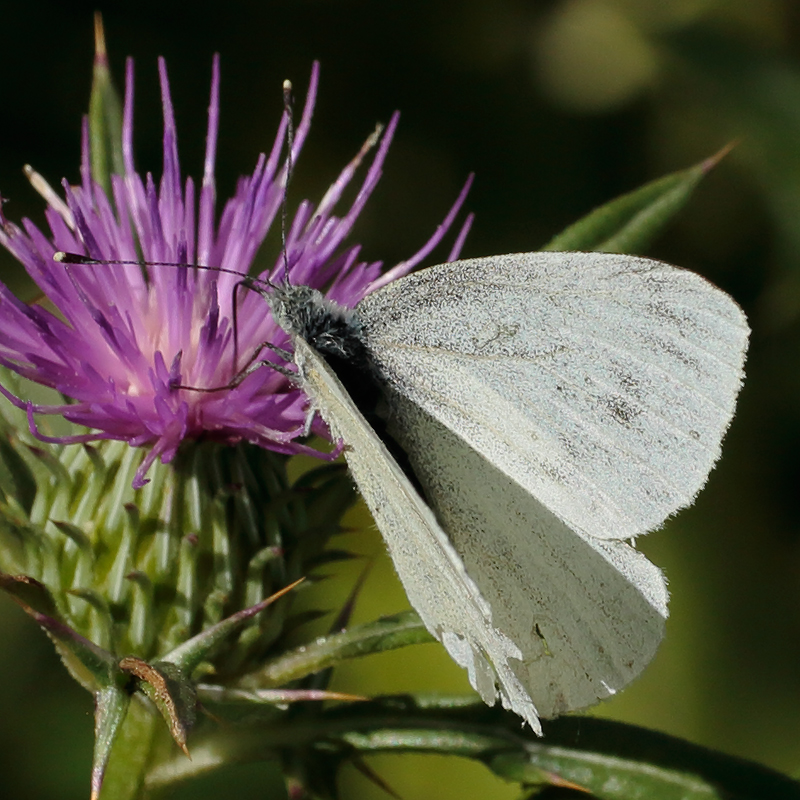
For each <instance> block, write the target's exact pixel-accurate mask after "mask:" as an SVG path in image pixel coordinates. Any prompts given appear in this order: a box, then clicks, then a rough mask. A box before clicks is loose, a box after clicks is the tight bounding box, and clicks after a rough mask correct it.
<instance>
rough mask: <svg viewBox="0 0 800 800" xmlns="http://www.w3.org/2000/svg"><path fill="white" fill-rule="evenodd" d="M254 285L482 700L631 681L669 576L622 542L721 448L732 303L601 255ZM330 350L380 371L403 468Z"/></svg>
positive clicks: (537, 698) (397, 559) (548, 700)
mask: <svg viewBox="0 0 800 800" xmlns="http://www.w3.org/2000/svg"><path fill="white" fill-rule="evenodd" d="M268 300H269V303H270V306H271V308H272V311H273V313H274V314H275V317H276V319H277V320H278V322H279V324H281V326H282V327H283V328H284V329H285V330H287V331H288V332H289V333H291V334H292V338H293V343H294V359H295V363H296V365H297V369H298V373H299V379H300V382H301V385H302V388H303V389H304V390H305V392H306V393H307V394H308V396H309V397H310V398H311V402H312V407H313V408H312V412H313V411H317V412H319V414H321V416H322V417H323V419H324V420H325V421H326V422H327V424H328V426H329V427H330V430H331V433H332V434H333V436H334V437H335V438H337V439H341V440H343V441H344V442H345V444H346V446H347V447H346V450H345V456H346V458H347V462H348V464H349V467H350V470H351V472H352V474H353V477H354V479H355V481H356V483H357V484H358V488H359V490H360V492H361V494H362V495H363V497H364V499H365V501H366V503H367V505H368V506H369V509H370V511H371V512H372V514H373V516H374V518H375V521H376V523H377V525H378V528H379V529H380V531H381V533H382V534H383V537H384V539H385V540H386V543H387V546H388V548H389V552H390V554H391V556H392V559H393V561H394V565H395V568H396V569H397V573H398V575H399V576H400V580H401V581H402V583H403V586H404V587H405V590H406V592H407V594H408V597H409V600H410V602H411V604H412V606H413V607H414V608H415V609H416V610H417V612H418V613H419V615H420V617H421V618H422V620H423V621H424V623H425V625H426V627H427V628H428V629H429V630H430V631H431V633H432V634H433V635H434V636H436V637H437V638H438V639H439V640H441V642H442V643H443V644H444V646H445V647H446V648H447V650H448V652H449V653H450V655H451V656H452V657H453V658H454V659H455V660H456V661H457V662H458V663H459V664H460V665H462V666H463V667H464V668H465V669H467V670H468V672H469V679H470V682H471V684H472V685H473V687H474V688H475V689H476V690H477V691H478V692H479V694H480V695H481V697H482V698H483V700H484V701H485V702H486V703H489V704H493V703H494V702H495V701H496V699H497V697H498V696H499V698H500V700H501V701H502V703H503V705H504V706H505V707H506V708H510V709H511V710H513V711H515V712H516V713H517V714H519V715H520V716H521V717H523V718H524V719H525V720H526V721H527V722H528V723H529V724H530V725H531V727H532V728H533V729H534V730H535V731H536V732H537V733H541V725H540V723H539V717H552V716H556V715H558V714H561V713H563V712H566V711H571V710H576V709H580V708H584V707H586V706H589V705H591V704H593V703H595V702H596V701H597V700H598V699H601V698H604V697H608V696H609V695H612V694H614V693H615V692H616V691H618V690H619V689H621V688H622V687H624V686H625V685H626V684H628V683H629V682H630V681H632V680H633V679H634V678H635V677H636V676H637V675H638V674H639V673H640V672H641V671H642V669H643V668H644V667H645V665H646V664H647V663H648V662H649V661H650V659H651V658H652V657H653V654H654V653H655V651H656V648H657V647H658V644H659V642H660V641H661V638H662V636H663V631H664V620H665V619H666V617H667V597H668V596H667V589H666V583H665V580H664V577H663V575H662V573H661V571H660V570H659V569H658V568H657V567H656V566H654V565H653V564H652V563H650V561H648V560H647V558H645V556H643V555H642V554H641V553H639V552H637V551H636V550H635V549H634V548H633V547H632V546H631V544H629V543H628V542H629V540H631V539H633V537H635V536H637V535H639V534H643V533H646V532H647V531H649V530H652V529H653V528H656V527H658V526H660V525H661V524H662V523H663V521H664V520H665V518H666V517H668V516H669V515H670V514H672V513H674V512H675V511H677V510H678V509H680V508H683V507H684V506H686V505H688V504H689V503H691V502H692V500H693V499H694V497H695V495H696V494H697V492H698V491H699V490H700V488H701V487H702V486H703V484H704V483H705V481H706V477H707V475H708V473H709V471H710V470H711V468H712V466H713V465H714V462H715V461H716V460H717V458H718V457H719V453H720V441H721V439H722V436H723V435H724V433H725V430H726V429H727V427H728V424H729V422H730V420H731V416H732V414H733V410H734V405H735V400H736V395H737V393H738V391H739V387H740V385H741V381H742V377H743V372H742V368H743V363H744V357H745V351H746V348H747V338H748V333H749V330H748V326H747V322H746V320H745V317H744V314H743V312H742V311H741V309H740V308H739V307H738V306H737V305H736V303H735V302H734V301H733V300H732V299H731V298H730V297H729V296H728V295H726V294H725V293H724V292H722V291H720V290H719V289H717V288H716V287H714V286H712V285H711V284H710V283H708V282H707V281H706V280H704V279H703V278H701V277H700V276H698V275H696V274H694V273H692V272H687V271H685V270H682V269H678V268H676V267H672V266H669V265H667V264H663V263H660V262H657V261H652V260H648V259H643V258H635V257H631V256H621V255H609V254H600V253H526V254H522V255H506V256H497V257H494V258H483V259H475V260H470V261H459V262H454V263H450V264H442V265H439V266H436V267H431V268H429V269H425V270H422V271H420V272H417V273H415V274H412V275H409V276H407V277H405V278H402V279H400V280H397V281H395V282H393V283H391V284H389V285H387V286H385V287H384V288H381V289H379V290H378V291H376V292H375V293H374V294H372V295H370V296H368V297H367V298H365V299H364V300H362V301H361V302H360V303H359V304H358V306H357V307H356V309H354V310H347V309H343V308H341V307H339V306H337V305H336V304H333V303H331V302H330V301H328V300H325V299H323V298H322V296H321V295H320V294H319V293H318V292H316V291H314V290H311V289H308V288H307V287H291V286H284V287H279V288H277V289H275V291H274V292H273V293H272V294H271V295H269V297H268ZM326 359H327V360H328V361H329V362H335V363H337V364H341V363H342V362H343V361H346V362H350V364H351V365H355V366H357V367H359V368H361V369H363V370H365V372H364V373H363V378H362V382H364V383H367V382H368V381H369V379H370V378H372V379H374V380H376V381H377V382H378V384H379V385H380V387H381V389H382V391H383V396H384V398H385V401H386V403H385V406H386V410H387V412H388V429H389V432H390V433H391V435H392V436H393V437H394V439H395V440H396V441H397V442H398V443H399V444H400V445H401V447H402V448H403V450H404V451H405V453H406V454H407V456H408V461H409V462H410V465H411V468H412V470H413V473H412V474H406V472H404V471H403V469H401V467H400V466H399V465H398V462H397V460H396V459H395V457H394V456H393V455H392V453H391V452H390V450H389V449H387V447H386V445H385V444H384V442H383V441H382V440H381V439H380V438H379V436H378V435H377V434H376V433H375V431H374V430H373V428H372V427H371V425H370V424H369V423H368V422H367V420H366V419H365V416H364V414H363V413H362V411H360V410H359V408H358V407H357V406H356V404H355V402H354V400H353V398H352V397H351V396H350V394H348V391H347V389H345V386H344V385H343V383H342V382H341V381H340V379H339V378H338V377H337V375H336V373H335V372H334V371H333V369H332V368H331V366H330V365H329V363H326ZM351 385H352V381H351ZM418 487H419V488H418Z"/></svg>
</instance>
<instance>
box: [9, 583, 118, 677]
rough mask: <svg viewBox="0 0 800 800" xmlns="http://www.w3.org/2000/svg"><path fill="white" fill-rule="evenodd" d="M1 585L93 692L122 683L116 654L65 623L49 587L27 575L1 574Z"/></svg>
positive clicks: (70, 669) (66, 663)
mask: <svg viewBox="0 0 800 800" xmlns="http://www.w3.org/2000/svg"><path fill="white" fill-rule="evenodd" d="M0 588H2V589H4V590H5V591H6V592H8V593H9V594H10V595H11V597H12V598H13V599H14V600H15V601H16V602H17V604H18V605H19V606H21V607H22V609H23V610H24V611H25V613H26V614H28V615H29V616H31V617H33V619H34V620H35V621H36V622H37V623H38V624H39V626H40V627H41V628H42V629H43V630H44V632H45V633H46V634H47V635H48V636H49V637H50V639H51V640H52V641H53V644H55V646H56V650H57V651H58V654H59V655H60V656H61V660H62V661H63V662H64V666H65V667H66V668H67V670H69V673H70V674H71V675H72V677H73V678H75V680H76V681H78V683H80V684H81V686H83V687H84V688H85V689H87V690H89V691H90V692H97V691H99V690H100V689H104V688H107V687H109V686H112V685H119V684H120V674H121V673H120V671H119V669H118V667H117V665H116V662H115V660H114V657H113V656H112V655H111V653H109V652H108V651H107V650H104V649H103V648H102V647H98V646H97V645H96V644H94V643H93V642H90V641H89V640H88V639H86V638H85V637H83V636H81V635H80V634H79V633H77V632H76V631H74V630H73V629H72V628H71V627H70V626H69V625H67V624H66V623H65V622H63V621H62V620H61V619H60V617H59V616H58V614H57V613H56V610H55V603H54V602H53V598H52V596H51V594H50V592H49V590H48V589H47V587H46V586H44V585H43V584H41V583H39V581H37V580H34V579H33V578H30V577H28V576H25V575H7V574H5V573H0Z"/></svg>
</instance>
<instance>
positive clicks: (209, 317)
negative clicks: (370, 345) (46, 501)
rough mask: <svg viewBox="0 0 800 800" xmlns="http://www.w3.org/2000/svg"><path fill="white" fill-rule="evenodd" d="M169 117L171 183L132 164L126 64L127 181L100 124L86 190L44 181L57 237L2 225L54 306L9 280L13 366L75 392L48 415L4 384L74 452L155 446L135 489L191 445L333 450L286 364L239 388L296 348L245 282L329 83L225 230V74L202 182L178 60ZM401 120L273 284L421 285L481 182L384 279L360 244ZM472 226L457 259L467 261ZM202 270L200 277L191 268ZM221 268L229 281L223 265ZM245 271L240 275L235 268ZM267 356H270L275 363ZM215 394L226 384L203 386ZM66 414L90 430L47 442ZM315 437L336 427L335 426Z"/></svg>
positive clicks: (286, 255)
mask: <svg viewBox="0 0 800 800" xmlns="http://www.w3.org/2000/svg"><path fill="white" fill-rule="evenodd" d="M159 71H160V79H161V91H162V99H163V116H164V169H163V175H162V177H161V179H160V181H158V182H157V181H156V180H155V179H154V178H153V176H152V175H151V174H150V173H148V174H147V175H146V176H145V177H144V178H143V177H142V176H140V175H139V173H137V172H136V170H135V167H134V159H133V68H132V63H131V62H130V61H129V62H128V65H127V76H126V78H127V80H126V93H125V105H124V117H123V136H122V154H123V162H124V174H122V175H112V176H111V184H110V186H111V192H110V196H109V195H108V194H107V193H106V192H105V191H104V189H103V188H102V187H101V186H100V184H99V183H98V181H97V180H96V177H95V176H94V175H93V174H92V168H91V165H90V162H91V159H90V155H91V154H90V140H89V127H88V122H84V127H83V146H82V160H81V184H80V186H70V185H68V184H67V183H66V182H64V184H63V190H64V198H63V199H61V198H60V197H59V196H58V195H57V193H56V192H55V191H54V190H52V189H51V188H50V187H49V186H48V185H47V184H46V183H45V182H44V180H43V179H42V178H41V177H40V176H38V175H37V174H36V173H34V172H33V171H32V170H29V176H30V177H31V180H32V182H33V184H34V186H36V187H37V188H39V190H40V192H41V193H42V194H43V195H44V197H45V199H46V200H47V202H48V207H47V210H46V216H47V222H48V224H49V227H50V232H49V235H48V234H45V233H44V232H42V231H41V230H39V229H38V228H37V227H36V226H35V225H34V224H33V223H32V222H30V221H29V220H24V221H23V223H22V227H21V228H20V227H18V226H16V225H14V224H13V223H11V222H9V221H8V220H6V219H5V218H4V217H3V218H1V219H0V243H2V244H3V245H4V246H5V247H6V248H7V249H8V250H10V251H11V252H12V253H13V254H14V255H15V256H16V257H17V258H18V259H19V260H20V261H21V262H22V263H23V264H24V266H25V267H26V269H27V270H28V273H29V274H30V276H31V277H32V278H33V280H34V281H35V282H36V284H37V285H38V287H39V289H40V290H41V292H42V293H43V295H44V297H45V298H46V299H47V300H48V301H49V304H50V305H51V306H52V307H54V308H55V312H53V311H51V310H49V308H46V307H44V306H43V305H41V304H38V305H33V306H29V305H26V304H25V303H23V302H21V301H20V300H19V299H17V298H16V297H15V296H14V295H13V294H12V293H11V292H10V291H9V290H8V289H7V288H6V287H5V286H4V285H2V284H0V314H2V317H3V325H2V326H0V364H2V365H4V366H6V367H9V368H10V369H12V370H14V371H15V372H17V373H18V374H20V375H21V376H23V377H25V378H28V379H30V380H33V381H35V382H37V383H41V384H44V385H46V386H49V387H51V388H53V389H56V390H57V391H58V392H60V393H61V394H62V395H63V396H64V397H65V399H66V400H67V401H68V402H65V403H64V404H58V405H48V406H45V405H33V404H32V403H30V402H26V401H25V400H24V399H23V398H20V397H18V396H16V395H14V394H13V393H12V392H11V391H9V389H8V388H6V387H2V386H0V392H2V393H3V394H4V395H5V396H6V397H7V398H8V399H9V400H10V401H11V402H12V403H14V404H15V405H16V406H17V407H19V408H24V409H26V410H27V414H28V419H29V425H30V428H31V432H32V433H33V434H34V435H35V436H37V437H38V438H39V439H41V440H44V441H50V442H57V443H70V442H80V441H91V440H98V439H114V440H120V441H125V442H128V443H129V444H130V445H132V446H137V447H146V448H148V453H147V456H146V457H145V458H144V459H143V460H142V463H141V465H140V466H139V468H138V471H137V472H136V477H135V480H134V487H140V486H142V485H143V484H144V483H146V479H145V475H146V473H147V471H148V469H149V468H150V465H151V464H152V463H153V461H154V460H155V459H157V458H160V459H161V461H162V462H165V463H166V462H168V461H170V460H171V459H172V458H173V457H174V456H175V453H176V451H177V449H178V447H179V445H180V444H181V442H182V441H183V440H185V439H197V438H201V437H203V438H212V439H215V440H218V441H222V442H225V443H229V444H235V443H237V442H239V441H248V442H251V443H254V444H257V445H259V446H262V447H266V448H270V449H272V450H274V451H277V452H280V453H285V454H294V453H301V452H311V453H313V454H316V455H319V453H318V451H315V450H309V448H308V447H307V446H306V445H304V444H302V443H301V442H300V441H298V439H299V437H301V436H302V435H303V434H304V433H305V432H306V426H305V419H306V414H307V410H306V399H305V397H304V396H303V394H302V393H301V391H300V390H299V389H298V388H297V387H296V386H295V385H294V384H293V383H292V382H291V381H289V380H287V378H286V377H285V376H284V374H282V373H281V372H280V371H276V370H274V369H270V368H268V367H264V368H261V369H256V370H254V371H252V372H251V373H250V374H248V375H247V376H246V377H245V378H244V379H243V380H241V381H238V382H237V381H234V378H236V377H237V376H238V375H240V374H241V371H242V369H243V367H244V366H245V365H246V364H247V363H248V361H249V360H250V359H252V358H253V357H258V358H261V359H271V360H273V361H275V362H278V363H279V364H281V363H282V362H281V359H280V357H279V356H278V355H276V353H275V351H274V350H271V349H269V348H268V347H267V348H265V347H263V346H264V345H265V343H269V344H270V345H272V346H275V347H282V346H285V345H286V344H287V336H286V334H285V333H284V332H283V331H282V330H281V329H280V328H278V326H277V325H276V323H275V321H274V320H273V318H272V317H271V315H270V314H269V311H268V309H267V307H266V305H265V304H264V302H263V300H262V298H260V297H259V296H258V294H257V293H255V292H249V291H244V290H242V289H241V287H239V290H237V285H238V284H239V283H240V278H238V277H237V274H246V273H247V272H248V270H249V269H250V268H251V265H252V264H253V260H254V258H255V256H256V253H257V251H258V249H259V247H260V246H261V244H262V242H263V241H264V239H265V237H266V236H267V233H268V232H269V230H270V229H271V227H275V223H276V219H278V218H279V217H280V215H281V212H282V208H283V204H284V199H285V192H286V184H287V176H288V174H289V168H290V166H291V165H293V164H294V163H295V162H296V160H297V157H298V155H299V153H300V150H301V148H302V146H303V143H304V142H305V139H306V137H307V135H308V131H309V126H310V122H311V116H312V112H313V109H314V100H315V96H316V89H317V79H318V68H317V66H316V65H315V66H314V69H313V71H312V74H311V81H310V87H309V90H308V95H307V98H306V102H305V107H304V109H303V112H302V117H301V119H300V122H299V124H298V126H297V129H296V131H295V135H294V136H293V137H289V138H290V142H289V146H290V152H289V153H288V155H287V156H286V158H285V159H284V158H282V155H281V154H282V150H283V148H284V143H285V141H286V139H287V130H288V129H289V123H290V121H289V119H288V116H287V114H284V116H283V118H282V119H281V123H280V126H279V129H278V134H277V136H276V138H275V142H274V145H273V147H272V150H271V151H270V153H269V155H264V154H262V155H261V156H260V157H259V159H258V161H257V163H256V166H255V168H254V170H253V172H252V174H251V175H248V176H246V177H243V178H241V179H240V180H239V182H238V185H237V189H236V192H235V195H234V196H233V197H232V198H230V199H229V200H228V201H227V202H226V203H225V204H224V207H223V208H222V211H221V214H220V215H219V217H218V219H217V215H216V189H215V182H214V162H215V156H216V143H217V131H218V126H219V64H218V60H217V59H215V61H214V67H213V76H212V84H211V102H210V106H209V117H208V132H207V143H206V155H205V165H204V173H203V178H202V182H201V184H200V186H199V188H198V187H196V185H195V183H194V181H193V180H192V179H191V178H187V179H185V181H184V179H183V178H182V176H181V171H180V166H179V161H178V150H177V135H176V129H175V119H174V114H173V108H172V103H171V99H170V93H169V84H168V80H167V73H166V68H165V65H164V63H163V61H162V62H160V64H159ZM397 119H398V118H397V115H396V114H395V115H394V117H393V118H392V119H391V121H390V123H389V125H388V126H387V128H386V130H385V131H384V132H383V133H382V134H381V133H380V132H379V131H376V133H375V134H373V136H371V137H370V138H369V139H368V140H367V142H366V143H365V145H364V147H363V148H362V149H361V151H360V152H359V153H358V154H357V155H356V157H355V158H354V159H353V160H352V161H351V162H350V163H349V164H348V165H347V166H346V167H345V169H344V170H343V171H342V172H341V174H340V175H339V177H338V178H337V180H336V181H335V182H334V183H333V184H332V185H331V187H330V188H329V189H328V191H327V192H326V194H325V196H324V197H323V198H322V200H321V201H320V202H319V203H317V204H316V205H314V204H312V203H311V202H309V201H303V202H302V203H300V205H299V207H298V209H297V211H296V212H295V214H294V216H293V218H292V219H291V220H290V221H289V223H288V224H287V226H286V235H285V245H284V247H283V248H282V250H283V252H282V253H281V255H280V256H279V257H278V259H277V260H276V263H275V265H274V267H273V268H272V269H271V270H267V271H265V272H262V273H261V275H260V276H259V277H260V278H262V279H264V280H267V279H269V280H283V279H286V280H288V281H289V282H290V283H292V284H295V285H300V284H302V285H308V286H312V287H314V288H318V289H321V290H324V291H325V293H326V295H327V296H328V297H329V298H331V299H332V300H335V301H336V302H338V303H340V304H341V305H344V306H353V305H354V304H355V303H357V302H358V301H359V300H360V299H361V298H362V297H364V296H365V295H366V294H368V293H369V292H371V291H373V290H374V289H376V288H378V287H379V286H381V285H383V284H385V283H386V282H388V281H390V280H392V279H393V278H395V277H399V276H400V275H403V274H405V273H406V272H408V271H409V270H411V269H412V268H413V267H414V266H415V265H416V264H418V263H419V262H420V261H421V260H422V259H423V258H425V257H426V256H427V254H428V253H429V252H430V251H431V250H432V249H433V247H434V246H435V245H437V244H438V243H439V242H440V241H441V239H442V237H443V236H444V234H445V233H446V232H447V230H448V228H449V227H450V225H451V224H452V221H453V219H454V217H455V215H456V214H457V212H458V210H459V209H460V207H461V205H462V203H463V201H464V198H465V196H466V192H467V190H468V185H467V186H465V187H464V190H463V191H462V192H461V194H460V195H459V197H458V198H457V200H456V203H455V204H454V206H453V208H452V209H451V211H450V213H449V214H448V216H447V218H446V219H445V220H444V222H443V223H442V224H441V225H440V226H439V227H438V228H437V230H436V232H435V233H434V235H433V236H432V237H431V238H430V240H429V241H428V242H427V243H426V244H425V245H424V246H423V247H422V249H420V250H419V251H418V252H417V253H416V254H415V255H413V256H412V257H411V258H409V259H408V260H406V261H404V262H402V263H400V264H398V265H396V266H395V267H394V268H392V269H390V270H389V271H387V272H385V273H383V274H382V272H381V270H382V264H381V262H379V261H375V262H367V261H363V260H360V258H359V256H360V247H359V246H358V245H347V244H346V243H345V242H346V239H347V237H348V235H349V234H350V231H351V229H352V227H353V225H354V223H355V221H356V219H357V217H358V215H359V213H360V212H361V210H362V208H363V207H364V204H365V203H366V201H367V199H368V198H369V196H370V194H371V193H372V191H373V189H374V188H375V186H376V184H377V182H378V180H379V178H380V175H381V169H382V165H383V161H384V159H385V157H386V152H387V149H388V147H389V144H390V142H391V139H392V136H393V134H394V131H395V127H396V125H397ZM373 146H374V147H376V150H375V155H374V158H373V160H372V163H371V165H370V166H369V168H368V169H367V171H366V175H365V177H364V180H363V183H362V185H361V187H360V189H359V190H358V192H357V194H356V197H355V200H354V201H353V202H352V204H351V205H350V207H349V208H348V209H347V210H346V211H345V212H344V213H342V214H341V216H338V215H336V214H334V209H335V207H336V206H337V203H338V202H339V200H340V198H341V196H342V193H343V191H344V189H345V187H346V186H347V185H348V184H349V183H350V182H351V180H352V179H353V177H354V174H355V172H356V169H357V167H358V166H359V164H360V162H361V161H362V159H363V158H364V156H365V155H366V154H367V152H368V151H369V150H370V149H371V148H372V147H373ZM468 224H469V221H468V222H467V224H466V225H465V226H464V228H463V229H462V231H461V234H460V235H459V236H458V238H457V242H456V245H455V246H454V248H453V250H452V252H451V254H450V257H451V258H455V257H457V253H458V250H459V249H460V246H461V243H462V242H463V239H464V236H465V235H466V230H467V227H468ZM57 251H67V252H71V253H79V254H82V255H85V256H88V257H89V258H91V259H93V260H96V261H100V262H115V261H143V262H149V263H152V262H169V263H172V264H178V265H186V266H183V267H176V268H170V267H164V266H150V267H141V266H139V265H138V264H124V265H120V264H101V265H88V264H77V265H76V264H62V263H57V262H54V261H53V255H54V253H55V252H57ZM192 265H194V266H192ZM197 266H199V267H212V268H222V269H223V270H230V271H231V272H221V271H218V270H214V269H197V268H194V267H197ZM234 273H235V274H234ZM259 354H260V355H259ZM180 387H198V388H199V389H215V390H217V391H198V390H196V389H187V388H180ZM51 414H58V415H63V416H64V417H65V418H66V419H68V420H69V421H71V422H73V423H76V424H78V425H82V426H86V427H87V428H89V429H91V432H90V433H85V434H83V433H82V434H78V435H72V436H48V435H47V434H46V433H45V431H44V430H41V429H40V428H39V426H38V424H37V421H36V420H35V416H34V415H51ZM313 430H314V431H315V432H317V433H321V434H325V429H324V426H323V424H322V423H321V422H319V421H316V422H315V423H314V428H313Z"/></svg>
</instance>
